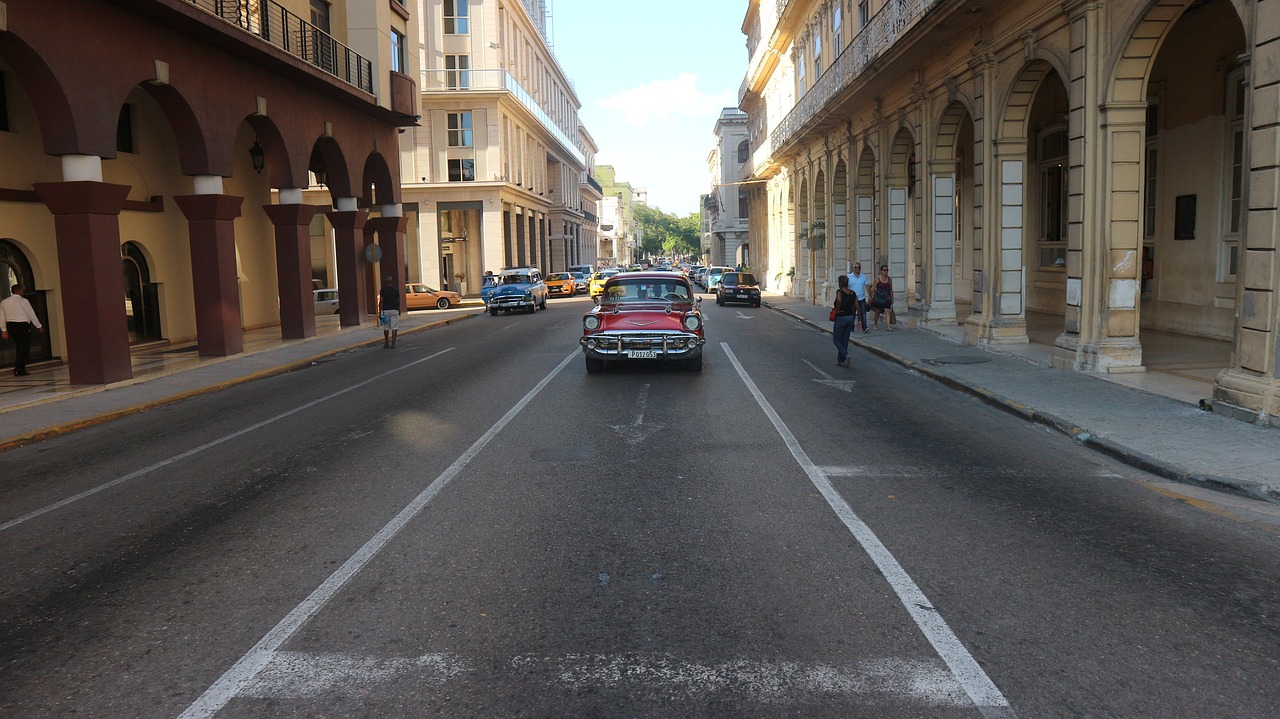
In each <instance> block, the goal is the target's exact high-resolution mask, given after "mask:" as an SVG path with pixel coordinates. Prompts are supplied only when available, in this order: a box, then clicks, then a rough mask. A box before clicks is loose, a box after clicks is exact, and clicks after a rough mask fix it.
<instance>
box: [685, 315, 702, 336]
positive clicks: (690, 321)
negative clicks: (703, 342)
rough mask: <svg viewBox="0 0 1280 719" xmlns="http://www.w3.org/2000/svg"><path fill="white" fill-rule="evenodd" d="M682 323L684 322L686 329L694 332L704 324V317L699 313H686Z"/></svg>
mask: <svg viewBox="0 0 1280 719" xmlns="http://www.w3.org/2000/svg"><path fill="white" fill-rule="evenodd" d="M682 324H684V328H685V329H687V330H689V331H690V332H694V331H696V330H697V329H698V328H699V327H701V326H702V318H701V317H699V316H697V315H685V316H684V321H683V323H682Z"/></svg>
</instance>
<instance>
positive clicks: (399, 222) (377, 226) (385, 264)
mask: <svg viewBox="0 0 1280 719" xmlns="http://www.w3.org/2000/svg"><path fill="white" fill-rule="evenodd" d="M408 226H409V218H407V217H371V218H369V222H368V223H367V224H366V225H365V227H366V228H372V229H373V231H374V232H375V233H377V235H378V247H381V248H382V264H381V265H380V267H381V270H382V277H380V278H378V280H379V283H378V286H379V287H381V286H382V282H383V281H385V279H386V276H387V275H391V276H392V277H393V278H395V279H394V281H393V282H392V286H394V287H398V288H400V291H401V292H404V283H405V277H404V259H405V252H404V231H405V228H406V227H408ZM441 284H445V282H442V283H441ZM446 287H447V285H446Z"/></svg>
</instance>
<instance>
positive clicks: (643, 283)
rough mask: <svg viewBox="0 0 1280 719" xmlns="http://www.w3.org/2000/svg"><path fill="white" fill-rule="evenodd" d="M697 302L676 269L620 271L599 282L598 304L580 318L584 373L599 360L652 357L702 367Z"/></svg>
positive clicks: (702, 340)
mask: <svg viewBox="0 0 1280 719" xmlns="http://www.w3.org/2000/svg"><path fill="white" fill-rule="evenodd" d="M701 302H702V301H701V300H700V299H698V297H697V295H696V294H695V293H694V291H693V287H691V286H690V285H689V280H688V279H687V278H685V277H684V276H683V275H681V274H680V273H679V272H625V273H622V274H619V275H615V276H614V277H611V278H609V280H608V281H606V282H605V284H604V291H603V293H602V294H601V298H600V304H599V305H598V306H596V307H593V308H591V311H590V312H588V313H587V314H586V315H584V316H583V318H582V337H581V339H580V340H579V343H580V344H581V345H582V352H583V356H584V357H585V358H586V365H587V371H588V372H600V371H602V370H603V369H604V366H605V365H604V363H605V362H630V361H633V360H657V361H660V362H678V363H680V364H681V365H682V366H683V367H684V368H685V369H689V370H692V371H694V372H700V371H701V370H702V346H703V344H705V343H706V337H705V335H704V334H703V322H702V311H701V310H700V309H699V305H700V304H701Z"/></svg>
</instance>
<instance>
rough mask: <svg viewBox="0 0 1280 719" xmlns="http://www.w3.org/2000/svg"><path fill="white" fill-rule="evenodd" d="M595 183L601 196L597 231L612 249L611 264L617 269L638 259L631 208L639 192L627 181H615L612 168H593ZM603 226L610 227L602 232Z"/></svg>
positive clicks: (633, 216)
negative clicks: (610, 227)
mask: <svg viewBox="0 0 1280 719" xmlns="http://www.w3.org/2000/svg"><path fill="white" fill-rule="evenodd" d="M596 181H597V182H598V183H599V184H600V192H601V194H602V195H603V199H602V200H601V202H600V217H601V218H602V220H601V222H602V227H601V229H602V230H603V236H605V237H607V238H608V239H609V241H610V242H611V244H612V246H613V255H612V259H613V263H612V264H614V265H616V266H619V267H627V266H630V265H631V264H632V263H633V262H635V261H636V260H637V259H638V257H637V250H638V249H639V246H640V243H639V237H638V236H637V233H638V229H639V228H638V225H637V223H636V219H635V206H636V202H637V195H638V194H639V193H640V192H643V190H637V188H634V187H632V186H631V183H630V182H626V181H624V180H619V179H618V173H617V170H615V169H614V167H613V165H597V166H596ZM604 225H611V226H612V229H609V230H604V229H603V228H604Z"/></svg>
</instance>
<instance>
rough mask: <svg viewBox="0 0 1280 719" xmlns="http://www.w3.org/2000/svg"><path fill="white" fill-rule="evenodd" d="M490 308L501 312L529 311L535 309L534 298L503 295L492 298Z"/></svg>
mask: <svg viewBox="0 0 1280 719" xmlns="http://www.w3.org/2000/svg"><path fill="white" fill-rule="evenodd" d="M489 306H490V307H496V308H498V309H500V310H518V309H526V310H527V309H529V308H530V307H533V298H532V297H513V296H511V295H502V296H500V297H491V298H490V299H489Z"/></svg>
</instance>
